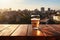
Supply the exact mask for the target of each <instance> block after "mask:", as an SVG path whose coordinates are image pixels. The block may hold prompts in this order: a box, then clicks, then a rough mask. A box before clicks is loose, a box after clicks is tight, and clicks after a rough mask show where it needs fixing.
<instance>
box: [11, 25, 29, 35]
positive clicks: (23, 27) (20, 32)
mask: <svg viewBox="0 0 60 40" xmlns="http://www.w3.org/2000/svg"><path fill="white" fill-rule="evenodd" d="M27 28H28V25H20V26H19V28H18V29H17V30H16V31H15V32H14V33H13V34H12V35H11V36H27Z"/></svg>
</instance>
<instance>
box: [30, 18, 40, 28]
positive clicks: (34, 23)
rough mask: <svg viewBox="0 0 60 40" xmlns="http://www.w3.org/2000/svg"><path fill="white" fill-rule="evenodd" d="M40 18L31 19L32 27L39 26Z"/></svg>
mask: <svg viewBox="0 0 60 40" xmlns="http://www.w3.org/2000/svg"><path fill="white" fill-rule="evenodd" d="M39 23H40V19H31V24H32V27H39Z"/></svg>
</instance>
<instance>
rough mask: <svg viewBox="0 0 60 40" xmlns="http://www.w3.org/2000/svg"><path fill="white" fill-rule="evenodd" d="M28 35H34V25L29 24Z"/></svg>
mask: <svg viewBox="0 0 60 40" xmlns="http://www.w3.org/2000/svg"><path fill="white" fill-rule="evenodd" d="M27 36H32V25H31V24H30V25H28V31H27Z"/></svg>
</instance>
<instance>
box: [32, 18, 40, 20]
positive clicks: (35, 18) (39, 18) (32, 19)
mask: <svg viewBox="0 0 60 40" xmlns="http://www.w3.org/2000/svg"><path fill="white" fill-rule="evenodd" d="M31 20H40V18H32V19H31Z"/></svg>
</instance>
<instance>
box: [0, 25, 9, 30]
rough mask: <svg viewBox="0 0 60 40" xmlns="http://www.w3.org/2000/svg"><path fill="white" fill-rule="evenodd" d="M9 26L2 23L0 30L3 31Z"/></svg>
mask: <svg viewBox="0 0 60 40" xmlns="http://www.w3.org/2000/svg"><path fill="white" fill-rule="evenodd" d="M8 26H10V25H8V24H0V31H3V30H4V29H6V28H7V27H8Z"/></svg>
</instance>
